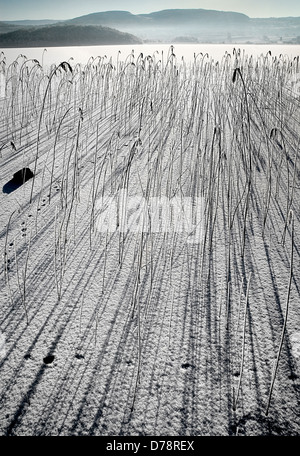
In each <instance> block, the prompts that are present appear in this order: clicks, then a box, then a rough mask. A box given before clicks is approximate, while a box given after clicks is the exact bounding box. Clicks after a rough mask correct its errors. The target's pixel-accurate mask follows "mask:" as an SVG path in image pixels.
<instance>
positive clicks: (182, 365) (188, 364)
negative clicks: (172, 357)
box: [181, 363, 195, 370]
mask: <svg viewBox="0 0 300 456" xmlns="http://www.w3.org/2000/svg"><path fill="white" fill-rule="evenodd" d="M181 368H182V369H185V370H186V369H195V366H194V365H193V364H190V363H185V364H181Z"/></svg>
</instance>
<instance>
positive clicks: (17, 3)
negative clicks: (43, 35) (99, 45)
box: [0, 0, 300, 21]
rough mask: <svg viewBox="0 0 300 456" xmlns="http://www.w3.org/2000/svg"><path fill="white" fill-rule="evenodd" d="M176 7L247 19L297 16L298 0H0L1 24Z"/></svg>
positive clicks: (299, 2)
mask: <svg viewBox="0 0 300 456" xmlns="http://www.w3.org/2000/svg"><path fill="white" fill-rule="evenodd" d="M176 8H181V9H182V8H204V9H215V10H220V11H236V12H239V13H244V14H247V15H248V16H250V17H286V16H297V17H300V0H184V1H183V0H151V1H148V0H109V1H108V0H0V21H1V20H2V21H5V20H21V19H72V18H73V17H78V16H82V15H84V14H89V13H95V12H99V11H112V10H123V11H130V12H131V13H133V14H140V13H151V12H153V11H160V10H163V9H176Z"/></svg>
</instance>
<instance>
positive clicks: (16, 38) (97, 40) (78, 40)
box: [0, 24, 141, 48]
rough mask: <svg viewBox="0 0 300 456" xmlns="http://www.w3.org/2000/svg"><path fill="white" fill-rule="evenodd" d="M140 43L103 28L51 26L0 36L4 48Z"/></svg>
mask: <svg viewBox="0 0 300 456" xmlns="http://www.w3.org/2000/svg"><path fill="white" fill-rule="evenodd" d="M139 43H141V41H140V40H139V39H138V38H137V37H135V36H133V35H131V34H128V33H124V32H119V31H118V30H114V29H112V28H109V27H102V26H80V25H66V24H63V25H51V26H47V27H38V28H30V29H28V28H26V29H20V30H16V31H13V32H10V33H5V34H2V35H0V46H1V47H4V48H5V47H39V46H42V47H44V46H48V47H51V46H88V45H103V44H139Z"/></svg>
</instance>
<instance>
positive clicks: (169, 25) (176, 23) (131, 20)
mask: <svg viewBox="0 0 300 456" xmlns="http://www.w3.org/2000/svg"><path fill="white" fill-rule="evenodd" d="M66 23H68V24H77V25H105V26H108V27H115V28H117V29H118V30H122V31H124V32H130V33H133V34H135V35H137V36H139V37H140V38H142V39H144V40H162V41H170V40H171V41H172V40H173V39H174V37H175V36H181V37H183V38H184V37H186V38H188V37H190V36H194V37H195V38H197V39H198V40H200V42H201V41H206V42H223V41H224V40H226V39H233V40H240V41H241V42H243V41H246V40H253V41H254V42H268V40H269V39H271V40H275V41H276V40H280V39H281V38H282V37H283V38H286V40H289V39H294V38H296V37H297V36H299V35H300V18H299V17H292V18H289V17H287V18H267V19H265V18H264V19H256V18H250V17H248V16H246V15H245V14H241V13H236V12H226V11H216V10H205V9H169V10H162V11H156V12H153V13H149V14H137V15H134V14H131V13H130V12H128V11H105V12H99V13H92V14H88V15H85V16H80V17H76V18H74V19H71V20H69V21H66Z"/></svg>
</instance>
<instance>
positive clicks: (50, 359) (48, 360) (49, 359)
mask: <svg viewBox="0 0 300 456" xmlns="http://www.w3.org/2000/svg"><path fill="white" fill-rule="evenodd" d="M43 361H44V363H45V364H51V363H53V361H54V355H48V356H46V357H45V358H44V359H43Z"/></svg>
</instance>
